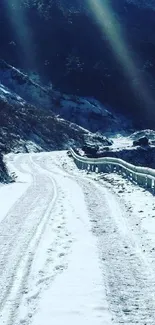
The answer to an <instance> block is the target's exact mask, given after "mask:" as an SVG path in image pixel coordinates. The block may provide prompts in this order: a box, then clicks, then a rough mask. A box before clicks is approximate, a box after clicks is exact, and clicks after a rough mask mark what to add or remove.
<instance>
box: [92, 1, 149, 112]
mask: <svg viewBox="0 0 155 325" xmlns="http://www.w3.org/2000/svg"><path fill="white" fill-rule="evenodd" d="M86 1H87V3H88V5H89V8H90V9H91V11H92V13H93V15H94V16H95V19H96V20H97V22H98V24H99V26H100V28H101V30H102V32H103V34H104V35H106V37H107V38H108V40H109V42H110V45H111V48H112V51H113V52H114V54H115V56H116V57H117V60H118V62H119V64H121V66H122V69H123V71H124V74H125V75H126V77H127V78H128V80H129V81H130V85H131V87H132V89H133V91H134V94H135V95H136V96H137V98H139V99H140V100H141V101H143V104H144V105H145V106H146V107H148V106H149V107H150V108H152V106H154V105H155V101H154V99H153V97H152V95H151V92H150V91H149V89H148V86H147V84H146V82H145V80H143V78H142V75H141V73H140V72H139V70H138V68H137V64H136V59H135V58H133V56H131V54H130V52H129V49H128V45H127V43H126V41H125V35H124V33H123V29H122V27H121V25H120V23H119V21H118V20H117V18H116V15H115V14H114V11H113V8H112V6H111V4H110V2H109V0H86Z"/></svg>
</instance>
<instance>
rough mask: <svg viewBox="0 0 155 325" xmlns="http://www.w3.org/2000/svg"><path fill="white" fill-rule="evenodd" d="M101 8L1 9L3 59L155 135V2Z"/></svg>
mask: <svg viewBox="0 0 155 325" xmlns="http://www.w3.org/2000/svg"><path fill="white" fill-rule="evenodd" d="M94 3H95V6H94ZM98 3H101V4H102V5H100V7H99V6H98V7H96V4H97V1H96V2H94V1H92V0H87V1H86V0H70V1H69V0H68V1H66V0H65V1H64V0H19V1H15V0H12V1H5V0H3V1H1V4H0V57H1V58H2V59H4V60H6V61H7V62H8V63H10V64H12V65H14V66H16V67H18V68H21V69H23V71H26V72H28V71H29V73H32V72H36V73H37V74H39V75H40V76H41V79H42V81H43V82H44V81H46V82H51V83H52V84H53V87H54V88H55V89H57V90H60V91H61V92H63V93H64V92H65V93H72V94H76V95H81V96H94V97H96V99H98V100H100V101H102V103H104V104H106V105H109V106H112V107H113V108H114V109H115V110H116V111H119V112H122V113H123V114H129V115H130V116H132V118H133V119H134V120H135V121H136V123H137V125H138V126H140V127H148V126H149V127H152V128H154V125H155V109H154V107H155V78H154V76H155V36H154V35H155V34H154V30H155V1H154V0H152V1H151V0H150V1H144V0H136V1H134V0H106V1H105V0H103V1H100V2H98ZM104 13H105V14H104Z"/></svg>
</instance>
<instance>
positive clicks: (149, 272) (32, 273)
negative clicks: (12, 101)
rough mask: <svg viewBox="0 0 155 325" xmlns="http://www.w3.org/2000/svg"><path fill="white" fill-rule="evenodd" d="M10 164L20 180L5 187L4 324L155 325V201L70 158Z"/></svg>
mask: <svg viewBox="0 0 155 325" xmlns="http://www.w3.org/2000/svg"><path fill="white" fill-rule="evenodd" d="M5 160H6V162H7V167H8V169H9V171H10V173H13V172H14V173H15V174H16V177H17V178H16V183H15V184H11V185H5V186H1V187H0V199H1V207H2V208H1V218H0V252H1V253H0V272H1V277H0V317H1V323H2V324H3V325H19V324H25V325H29V324H32V325H42V324H46V325H51V324H54V325H61V324H63V325H64V324H67V325H69V324H72V323H73V322H74V323H75V324H79V323H81V325H84V324H89V325H98V324H105V325H112V324H113V325H116V324H117V325H118V324H120V323H122V324H126V325H127V324H137V323H138V324H145V323H146V324H153V325H154V324H155V313H154V303H155V293H154V292H155V279H154V267H155V236H154V235H155V203H154V197H153V195H152V194H151V193H149V192H147V191H145V190H144V189H142V188H140V187H138V186H137V185H135V184H132V183H130V182H129V181H128V180H126V179H123V178H122V177H121V176H120V175H117V174H115V173H114V174H95V173H91V174H87V173H86V172H84V171H79V170H78V169H77V167H76V166H75V165H74V162H73V161H72V159H71V158H69V157H68V156H67V153H66V152H65V151H61V152H52V153H37V154H34V153H30V154H18V155H15V154H9V155H7V156H6V157H5ZM3 200H4V202H3Z"/></svg>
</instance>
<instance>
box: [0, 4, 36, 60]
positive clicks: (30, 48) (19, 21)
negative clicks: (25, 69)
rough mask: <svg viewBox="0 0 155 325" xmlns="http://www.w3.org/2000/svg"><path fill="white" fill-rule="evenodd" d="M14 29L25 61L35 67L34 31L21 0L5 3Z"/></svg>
mask: <svg viewBox="0 0 155 325" xmlns="http://www.w3.org/2000/svg"><path fill="white" fill-rule="evenodd" d="M5 6H6V8H7V12H8V16H9V19H10V21H11V24H12V29H13V31H14V33H15V35H16V37H17V41H18V43H19V45H20V47H21V49H22V54H23V60H25V61H26V63H27V64H28V66H34V42H33V37H32V30H31V28H30V26H29V25H28V22H27V19H26V16H25V12H24V8H23V6H22V4H21V0H8V1H6V3H5Z"/></svg>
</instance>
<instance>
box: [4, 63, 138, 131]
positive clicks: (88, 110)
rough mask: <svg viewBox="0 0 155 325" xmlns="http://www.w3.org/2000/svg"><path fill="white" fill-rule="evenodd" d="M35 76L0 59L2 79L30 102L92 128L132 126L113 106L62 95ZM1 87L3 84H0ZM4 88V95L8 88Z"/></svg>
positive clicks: (114, 129) (106, 129) (101, 129)
mask: <svg viewBox="0 0 155 325" xmlns="http://www.w3.org/2000/svg"><path fill="white" fill-rule="evenodd" d="M34 78H38V79H39V76H37V75H35V76H31V77H29V76H28V75H26V74H25V73H23V72H21V71H20V70H19V69H16V68H14V67H12V66H11V65H9V64H7V63H6V62H5V61H3V60H1V61H0V80H1V83H2V84H3V85H5V86H6V87H8V88H9V89H11V91H13V92H16V93H17V94H18V95H19V96H21V97H22V98H23V99H24V100H25V101H27V102H28V103H30V104H32V105H35V106H37V107H39V108H41V109H48V110H52V111H53V112H54V113H55V114H56V115H60V116H61V117H63V118H64V119H67V120H69V121H71V122H73V123H76V124H78V125H80V126H82V127H84V128H86V129H88V130H90V131H92V132H97V131H99V132H101V133H102V132H108V131H109V132H110V131H112V132H116V131H117V132H118V131H123V130H126V129H129V128H130V127H131V126H132V123H131V122H129V119H128V120H127V119H126V118H124V117H123V116H121V115H120V114H116V113H115V112H113V111H112V109H108V108H106V107H105V106H104V105H102V104H101V103H100V102H99V101H97V100H95V99H94V98H85V97H79V96H76V95H65V94H63V93H61V92H59V91H56V90H54V89H52V88H51V87H48V86H43V85H41V84H39V83H38V82H36V80H34ZM37 81H39V80H37ZM2 90H3V86H2V87H1V91H2ZM3 92H4V93H5V95H6V96H7V92H6V91H3ZM9 96H10V95H9V93H8V96H7V100H9V101H10V100H11V98H10V99H9ZM12 96H13V95H12Z"/></svg>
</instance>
